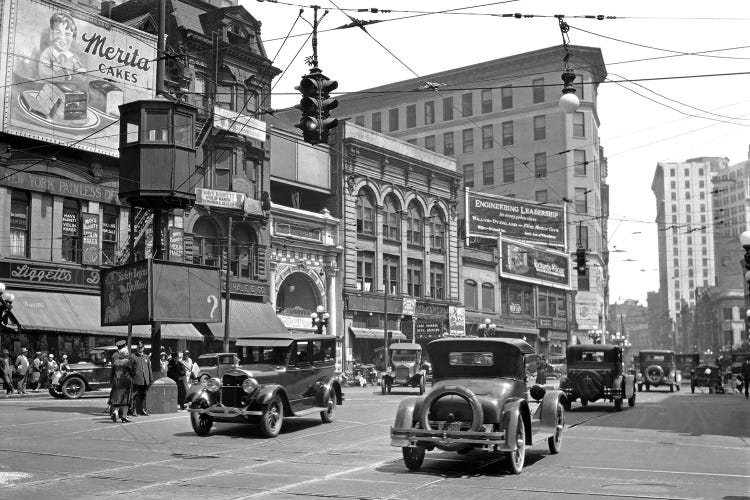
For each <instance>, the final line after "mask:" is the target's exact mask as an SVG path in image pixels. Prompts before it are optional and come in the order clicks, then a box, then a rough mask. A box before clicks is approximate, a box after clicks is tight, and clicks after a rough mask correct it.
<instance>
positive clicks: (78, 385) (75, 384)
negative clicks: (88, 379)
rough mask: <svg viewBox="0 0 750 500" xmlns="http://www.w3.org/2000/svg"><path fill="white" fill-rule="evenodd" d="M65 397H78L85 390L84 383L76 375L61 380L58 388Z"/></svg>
mask: <svg viewBox="0 0 750 500" xmlns="http://www.w3.org/2000/svg"><path fill="white" fill-rule="evenodd" d="M60 392H62V394H63V396H65V398H66V399H79V398H80V397H81V396H83V394H84V393H85V392H86V384H85V383H84V382H83V380H81V379H80V378H78V377H72V378H69V379H68V380H66V381H65V382H63V385H62V387H61V388H60Z"/></svg>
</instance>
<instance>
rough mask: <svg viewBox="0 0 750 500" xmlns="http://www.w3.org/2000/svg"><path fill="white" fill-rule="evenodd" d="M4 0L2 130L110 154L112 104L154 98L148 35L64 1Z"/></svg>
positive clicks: (152, 42)
mask: <svg viewBox="0 0 750 500" xmlns="http://www.w3.org/2000/svg"><path fill="white" fill-rule="evenodd" d="M10 1H11V2H12V4H14V7H15V8H12V9H10V13H11V15H10V16H9V17H8V18H6V19H4V20H3V42H2V47H3V49H2V50H3V53H5V54H7V55H8V65H7V68H6V75H5V83H6V92H7V94H6V103H7V105H8V108H7V110H6V113H5V115H4V122H3V130H4V131H5V132H8V133H11V134H16V135H22V136H26V137H32V138H35V139H40V140H44V141H47V142H52V143H57V144H66V145H70V146H71V147H74V148H78V149H84V150H88V151H94V152H97V153H102V154H106V155H110V156H118V146H119V126H118V125H117V123H118V121H119V118H120V112H119V108H118V106H119V105H120V104H123V103H126V102H130V101H135V100H139V99H150V98H152V97H153V96H154V81H155V80H154V79H155V72H156V64H155V58H156V38H155V37H154V36H153V35H149V34H146V33H143V32H141V31H138V30H135V29H131V28H128V27H126V26H123V25H119V24H117V23H114V22H112V21H108V20H104V19H103V18H100V17H97V16H94V15H91V14H87V13H85V12H82V11H79V10H76V9H75V8H73V7H72V6H71V4H70V3H69V2H61V3H57V2H54V1H50V0H10ZM6 3H8V2H6ZM6 34H7V35H6Z"/></svg>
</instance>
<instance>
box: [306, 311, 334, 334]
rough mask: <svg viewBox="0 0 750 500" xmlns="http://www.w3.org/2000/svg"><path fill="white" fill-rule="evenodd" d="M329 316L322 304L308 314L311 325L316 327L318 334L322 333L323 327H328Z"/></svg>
mask: <svg viewBox="0 0 750 500" xmlns="http://www.w3.org/2000/svg"><path fill="white" fill-rule="evenodd" d="M330 317H331V315H330V314H328V313H327V312H326V310H325V307H323V306H318V307H317V308H315V312H314V313H312V314H311V315H310V318H311V319H312V326H313V327H315V328H317V330H318V331H317V333H318V335H322V334H323V328H324V327H328V318H330Z"/></svg>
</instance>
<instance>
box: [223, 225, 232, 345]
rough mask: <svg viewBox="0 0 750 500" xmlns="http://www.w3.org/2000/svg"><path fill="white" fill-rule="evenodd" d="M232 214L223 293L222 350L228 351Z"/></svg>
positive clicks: (228, 233) (228, 232) (228, 231)
mask: <svg viewBox="0 0 750 500" xmlns="http://www.w3.org/2000/svg"><path fill="white" fill-rule="evenodd" d="M231 255H232V216H231V215H230V216H229V228H228V230H227V275H226V292H225V293H224V343H223V345H222V348H223V349H224V351H223V352H229V300H230V299H229V295H230V293H229V285H230V279H229V268H230V266H231V262H232V258H231Z"/></svg>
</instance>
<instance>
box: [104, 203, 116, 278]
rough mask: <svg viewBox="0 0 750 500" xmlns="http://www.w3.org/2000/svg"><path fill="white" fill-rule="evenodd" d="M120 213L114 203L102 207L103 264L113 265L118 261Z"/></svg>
mask: <svg viewBox="0 0 750 500" xmlns="http://www.w3.org/2000/svg"><path fill="white" fill-rule="evenodd" d="M119 219H120V213H119V210H118V209H117V207H116V206H114V205H103V208H102V265H105V266H113V265H115V264H116V263H117V249H118V244H117V242H118V239H119V238H118V237H117V236H118V234H119V232H118V227H119Z"/></svg>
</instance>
